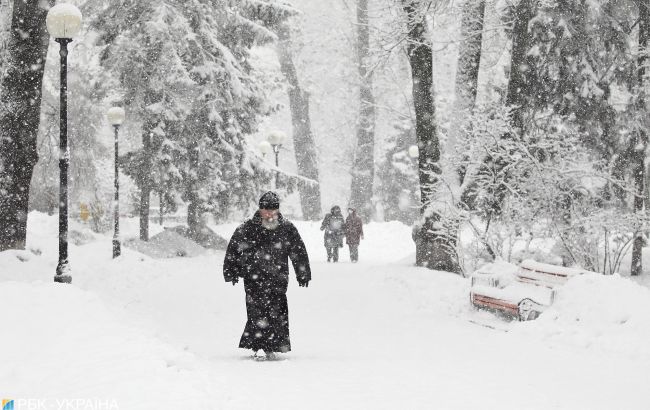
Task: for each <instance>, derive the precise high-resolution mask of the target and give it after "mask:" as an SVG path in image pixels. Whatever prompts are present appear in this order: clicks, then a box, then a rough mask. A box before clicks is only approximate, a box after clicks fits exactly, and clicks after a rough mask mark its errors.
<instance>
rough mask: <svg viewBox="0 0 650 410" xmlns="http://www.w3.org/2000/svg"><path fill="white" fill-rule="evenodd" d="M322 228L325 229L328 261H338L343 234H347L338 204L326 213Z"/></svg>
mask: <svg viewBox="0 0 650 410" xmlns="http://www.w3.org/2000/svg"><path fill="white" fill-rule="evenodd" d="M320 230H321V231H325V249H326V250H327V261H328V262H330V261H333V262H338V261H339V248H342V247H343V236H345V220H344V219H343V215H342V214H341V208H340V207H339V206H338V205H334V206H333V207H332V209H331V210H330V213H329V214H327V215H325V219H323V223H322V224H321V226H320Z"/></svg>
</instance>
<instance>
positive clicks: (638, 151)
mask: <svg viewBox="0 0 650 410" xmlns="http://www.w3.org/2000/svg"><path fill="white" fill-rule="evenodd" d="M638 4H639V56H638V59H637V69H638V79H637V81H638V92H639V95H640V96H639V101H638V109H639V112H641V113H646V112H647V110H646V106H645V98H644V92H645V91H644V90H645V71H646V70H645V64H646V60H647V54H646V53H647V48H648V36H649V35H650V33H649V30H650V12H649V10H648V7H649V6H650V5H649V4H648V0H639V1H638ZM647 145H648V141H647V134H646V131H645V129H642V128H639V129H638V130H637V131H636V143H635V145H634V153H633V157H632V161H633V164H634V171H633V172H634V175H633V177H634V186H635V191H636V195H635V196H634V212H635V213H636V214H638V215H641V214H642V213H643V212H644V207H643V202H644V201H643V198H644V197H645V183H644V182H645V151H646V147H647ZM642 250H643V231H642V230H641V227H639V229H637V231H636V232H635V236H634V242H633V243H632V266H631V267H630V274H631V275H632V276H638V275H641V274H642V273H643V255H642Z"/></svg>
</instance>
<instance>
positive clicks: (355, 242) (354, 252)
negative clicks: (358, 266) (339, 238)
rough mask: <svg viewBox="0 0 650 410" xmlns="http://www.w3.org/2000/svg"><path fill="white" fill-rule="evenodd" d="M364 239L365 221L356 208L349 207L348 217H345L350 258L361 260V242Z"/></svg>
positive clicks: (354, 260)
mask: <svg viewBox="0 0 650 410" xmlns="http://www.w3.org/2000/svg"><path fill="white" fill-rule="evenodd" d="M361 239H363V221H361V218H359V216H358V215H357V211H356V210H355V209H354V208H348V217H347V218H346V219H345V242H347V244H348V247H349V248H350V260H351V261H352V262H357V261H358V260H359V243H360V242H361Z"/></svg>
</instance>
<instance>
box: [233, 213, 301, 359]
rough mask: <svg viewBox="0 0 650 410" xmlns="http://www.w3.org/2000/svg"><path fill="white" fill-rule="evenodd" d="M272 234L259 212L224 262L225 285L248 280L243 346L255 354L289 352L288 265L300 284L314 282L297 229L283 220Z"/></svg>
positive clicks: (240, 232)
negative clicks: (290, 265) (291, 264)
mask: <svg viewBox="0 0 650 410" xmlns="http://www.w3.org/2000/svg"><path fill="white" fill-rule="evenodd" d="M279 222H280V223H279V225H278V227H277V228H276V229H274V230H269V229H266V228H264V227H263V226H262V220H261V218H260V215H259V212H257V213H256V214H255V216H254V217H253V218H252V219H250V220H248V221H246V222H244V224H242V225H241V226H240V227H239V228H237V230H236V231H235V233H234V234H233V235H232V238H230V243H229V244H228V249H227V250H226V258H225V260H224V262H223V277H224V279H225V280H226V282H231V281H232V280H233V279H235V278H244V289H245V290H246V315H247V317H248V318H247V321H246V326H245V327H244V332H243V333H242V336H241V339H240V341H239V347H241V348H243V349H252V350H254V351H257V350H259V349H264V351H265V352H266V353H269V352H288V351H290V350H291V342H290V340H289V307H288V304H287V295H286V292H287V285H288V283H289V261H288V259H291V262H292V263H293V268H294V270H295V272H296V278H297V279H298V282H299V283H301V284H304V283H307V282H309V281H310V280H311V270H310V268H309V257H308V256H307V250H306V249H305V244H304V243H303V241H302V238H301V237H300V234H299V233H298V230H297V229H296V227H295V226H293V224H292V223H291V222H289V221H287V220H285V219H284V218H282V215H280V218H279Z"/></svg>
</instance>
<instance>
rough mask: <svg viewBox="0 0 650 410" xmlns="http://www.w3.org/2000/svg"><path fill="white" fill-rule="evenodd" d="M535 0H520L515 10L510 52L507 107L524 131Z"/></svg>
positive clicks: (514, 122) (517, 126)
mask: <svg viewBox="0 0 650 410" xmlns="http://www.w3.org/2000/svg"><path fill="white" fill-rule="evenodd" d="M533 1H535V0H520V1H519V4H517V6H516V7H515V10H514V19H515V25H514V27H513V29H512V49H511V51H510V79H509V81H508V93H507V95H506V106H508V107H512V120H513V125H514V126H515V129H517V130H519V131H520V132H523V129H524V115H523V109H524V96H525V95H526V93H527V91H528V90H527V89H526V77H525V71H526V67H527V66H526V54H527V53H528V49H529V48H530V43H531V39H530V33H529V32H528V23H530V20H531V19H532V18H533V17H534V16H535V11H534V7H533Z"/></svg>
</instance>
